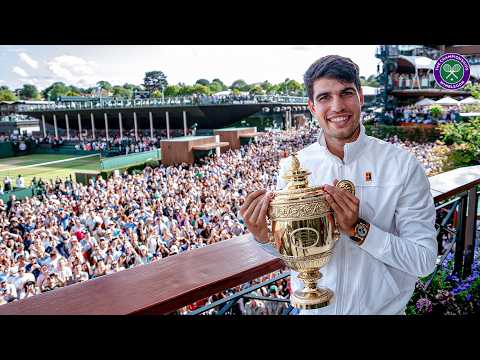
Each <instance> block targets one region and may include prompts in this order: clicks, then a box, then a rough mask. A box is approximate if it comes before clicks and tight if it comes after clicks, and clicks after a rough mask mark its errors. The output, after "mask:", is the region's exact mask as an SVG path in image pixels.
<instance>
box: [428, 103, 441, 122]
mask: <svg viewBox="0 0 480 360" xmlns="http://www.w3.org/2000/svg"><path fill="white" fill-rule="evenodd" d="M430 114H431V115H432V117H433V118H434V119H438V118H439V117H440V116H441V115H442V108H441V107H440V106H438V105H432V106H431V107H430Z"/></svg>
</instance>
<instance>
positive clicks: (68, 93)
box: [65, 89, 80, 96]
mask: <svg viewBox="0 0 480 360" xmlns="http://www.w3.org/2000/svg"><path fill="white" fill-rule="evenodd" d="M65 96H80V93H79V92H76V91H74V90H72V89H69V90H68V91H67V93H66V94H65Z"/></svg>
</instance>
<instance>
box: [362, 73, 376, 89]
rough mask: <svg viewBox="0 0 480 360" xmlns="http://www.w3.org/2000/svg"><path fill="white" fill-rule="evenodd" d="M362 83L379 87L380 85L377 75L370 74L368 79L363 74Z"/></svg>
mask: <svg viewBox="0 0 480 360" xmlns="http://www.w3.org/2000/svg"><path fill="white" fill-rule="evenodd" d="M360 84H361V85H362V86H372V87H379V86H380V84H379V82H378V80H377V77H376V75H370V76H369V77H368V79H365V77H364V76H361V77H360Z"/></svg>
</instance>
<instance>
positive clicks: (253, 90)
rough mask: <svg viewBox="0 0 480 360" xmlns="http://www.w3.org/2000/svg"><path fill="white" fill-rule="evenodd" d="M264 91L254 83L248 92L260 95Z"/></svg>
mask: <svg viewBox="0 0 480 360" xmlns="http://www.w3.org/2000/svg"><path fill="white" fill-rule="evenodd" d="M264 93H265V91H264V90H263V89H262V87H261V86H260V85H254V86H252V87H251V88H250V94H254V95H262V94H264Z"/></svg>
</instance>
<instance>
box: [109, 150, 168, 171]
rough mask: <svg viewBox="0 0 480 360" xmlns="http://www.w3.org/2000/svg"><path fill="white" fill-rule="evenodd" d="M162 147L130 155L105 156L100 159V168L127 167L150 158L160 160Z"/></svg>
mask: <svg viewBox="0 0 480 360" xmlns="http://www.w3.org/2000/svg"><path fill="white" fill-rule="evenodd" d="M160 159H161V156H160V149H156V150H151V151H145V152H141V153H133V154H129V155H121V156H114V157H111V158H103V159H102V160H100V169H101V170H102V171H105V170H114V169H121V168H126V167H129V166H133V165H139V164H144V163H146V162H147V161H149V160H160Z"/></svg>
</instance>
